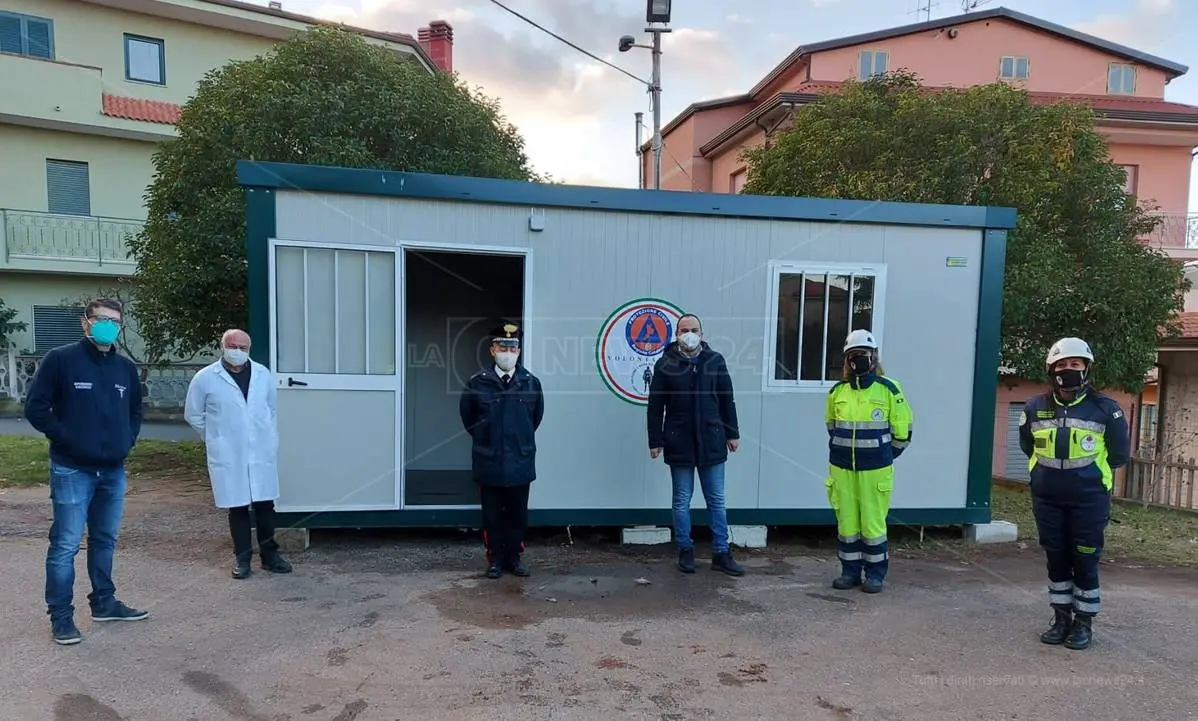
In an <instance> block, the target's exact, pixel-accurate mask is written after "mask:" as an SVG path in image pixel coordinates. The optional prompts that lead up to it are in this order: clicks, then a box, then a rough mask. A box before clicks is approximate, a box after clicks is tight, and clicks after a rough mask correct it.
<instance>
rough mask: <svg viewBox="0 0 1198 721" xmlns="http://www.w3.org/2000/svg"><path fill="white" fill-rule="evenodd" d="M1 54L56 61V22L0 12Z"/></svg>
mask: <svg viewBox="0 0 1198 721" xmlns="http://www.w3.org/2000/svg"><path fill="white" fill-rule="evenodd" d="M0 53H13V54H14V55H27V56H29V57H31V58H46V59H47V60H53V59H54V21H53V20H49V19H47V18H38V17H33V16H32V15H18V14H16V13H8V12H0Z"/></svg>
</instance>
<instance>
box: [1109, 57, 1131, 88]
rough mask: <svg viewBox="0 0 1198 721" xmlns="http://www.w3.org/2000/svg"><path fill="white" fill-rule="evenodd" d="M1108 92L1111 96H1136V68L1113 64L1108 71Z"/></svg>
mask: <svg viewBox="0 0 1198 721" xmlns="http://www.w3.org/2000/svg"><path fill="white" fill-rule="evenodd" d="M1106 91H1107V93H1109V94H1111V95H1135V94H1136V66H1134V65H1127V64H1125V63H1111V65H1110V68H1109V69H1108V70H1107V77H1106Z"/></svg>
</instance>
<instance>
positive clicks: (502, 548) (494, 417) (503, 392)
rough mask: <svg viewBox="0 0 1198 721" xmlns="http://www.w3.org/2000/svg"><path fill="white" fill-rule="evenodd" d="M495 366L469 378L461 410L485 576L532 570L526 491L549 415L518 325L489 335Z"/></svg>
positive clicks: (533, 474)
mask: <svg viewBox="0 0 1198 721" xmlns="http://www.w3.org/2000/svg"><path fill="white" fill-rule="evenodd" d="M491 357H492V359H493V360H494V365H492V366H491V367H489V368H485V369H483V370H481V371H479V372H478V373H475V374H474V375H473V376H471V377H470V380H468V381H467V382H466V387H465V389H464V390H463V391H462V396H461V400H460V401H459V404H458V410H459V412H460V414H461V417H462V425H463V426H464V427H465V429H466V432H467V433H469V434H470V437H471V438H472V439H473V444H474V448H473V452H472V454H471V462H472V467H473V472H474V482H475V483H477V484H478V486H479V491H480V495H481V503H482V514H483V542H484V543H485V544H486V547H487V578H499V577H500V575H502V573H503V571H510V572H512V573H514V574H516V575H517V576H527V575H529V572H528V568H527V567H525V565H524V564H523V563H522V562H521V560H520V554H521V553H522V552H523V551H524V532H525V529H526V528H527V526H528V492H529V487H530V486H531V485H532V482H533V480H535V479H536V477H537V472H536V452H537V446H536V440H535V436H536V431H537V428H538V427H540V425H541V419H542V417H543V416H544V415H545V399H544V394H543V393H542V391H541V381H540V380H539V379H538V378H537V377H536V376H534V375H533V374H532V373H529V372H528V370H527V369H526V368H525V367H524V366H523V365H520V364H519V363H518V360H519V358H520V329H519V327H518V326H516V325H515V324H513V323H505V324H503V325H502V326H501V327H499V328H497V329H495V331H494V332H493V333H492V336H491Z"/></svg>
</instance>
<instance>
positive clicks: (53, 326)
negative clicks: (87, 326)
mask: <svg viewBox="0 0 1198 721" xmlns="http://www.w3.org/2000/svg"><path fill="white" fill-rule="evenodd" d="M83 310H84V309H83V308H71V307H69V306H66V307H64V306H57V305H35V306H33V352H34V353H36V354H37V355H45V354H46V353H48V352H50V351H52V350H54V349H55V348H57V347H59V346H63V345H67V344H69V343H74V342H75V341H77V340H79V339H80V338H82V337H83V327H82V326H80V325H79V319H80V318H82V317H83Z"/></svg>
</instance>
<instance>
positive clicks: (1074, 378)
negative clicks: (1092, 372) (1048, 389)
mask: <svg viewBox="0 0 1198 721" xmlns="http://www.w3.org/2000/svg"><path fill="white" fill-rule="evenodd" d="M1052 375H1053V380H1054V381H1055V382H1056V386H1057V388H1058V389H1060V390H1064V391H1076V390H1080V389H1081V387H1082V386H1083V385H1084V384H1085V382H1086V374H1085V372H1084V371H1079V370H1077V369H1075V368H1066V369H1064V370H1059V371H1056V372H1055V373H1053V374H1052Z"/></svg>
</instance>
